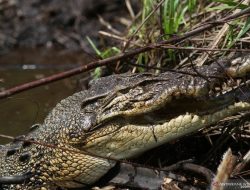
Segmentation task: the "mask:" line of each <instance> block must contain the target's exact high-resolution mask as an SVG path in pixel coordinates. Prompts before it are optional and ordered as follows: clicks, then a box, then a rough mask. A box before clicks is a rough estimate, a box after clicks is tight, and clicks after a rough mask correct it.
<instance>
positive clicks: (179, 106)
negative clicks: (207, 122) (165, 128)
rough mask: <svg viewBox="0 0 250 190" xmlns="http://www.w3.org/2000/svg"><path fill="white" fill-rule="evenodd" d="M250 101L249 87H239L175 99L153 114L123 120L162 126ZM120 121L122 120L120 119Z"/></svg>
mask: <svg viewBox="0 0 250 190" xmlns="http://www.w3.org/2000/svg"><path fill="white" fill-rule="evenodd" d="M241 101H242V102H249V101H250V89H249V87H247V86H241V87H237V88H236V89H233V90H231V91H228V92H226V93H223V94H217V95H216V96H213V97H201V98H192V97H181V98H174V99H173V100H172V101H171V102H169V103H167V105H165V106H162V107H161V108H159V109H157V110H154V111H153V112H149V113H144V114H141V115H136V116H131V117H126V118H123V119H124V120H126V121H128V122H129V123H133V124H138V125H143V126H144V125H148V124H162V123H165V122H168V121H170V120H171V119H173V118H177V117H178V116H180V115H185V114H187V113H192V114H195V115H199V116H204V115H210V114H212V113H215V112H217V111H219V110H222V109H224V108H226V107H227V106H229V105H231V104H233V103H237V102H241ZM119 120H120V119H119Z"/></svg>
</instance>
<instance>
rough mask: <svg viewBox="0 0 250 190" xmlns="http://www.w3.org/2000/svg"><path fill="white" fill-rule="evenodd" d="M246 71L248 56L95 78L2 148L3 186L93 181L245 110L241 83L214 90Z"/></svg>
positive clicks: (245, 96)
mask: <svg viewBox="0 0 250 190" xmlns="http://www.w3.org/2000/svg"><path fill="white" fill-rule="evenodd" d="M249 71H250V56H249V55H247V56H244V57H241V58H238V59H234V60H233V61H232V60H230V61H229V60H228V61H224V62H220V64H218V63H214V64H211V65H209V66H202V67H199V68H196V70H193V69H189V68H188V69H182V70H181V73H172V72H165V73H162V74H159V75H154V74H149V73H148V74H121V75H113V76H109V77H105V78H100V79H97V80H95V81H92V82H91V83H90V88H89V90H87V91H82V92H79V93H76V94H74V95H72V96H70V97H68V98H66V99H64V100H62V101H61V102H60V103H59V104H58V105H57V106H56V107H55V108H54V109H53V110H52V111H51V112H50V114H49V115H48V116H47V118H46V119H45V121H44V123H43V124H42V125H40V126H39V127H36V129H35V130H33V131H32V132H30V133H29V134H28V135H26V136H24V137H22V139H19V140H17V141H15V142H12V143H10V144H8V145H6V146H5V147H2V148H1V150H0V164H1V165H0V169H1V170H0V184H1V183H2V187H3V189H25V190H29V189H43V190H45V189H56V187H70V188H75V187H81V186H86V185H89V184H92V183H94V182H95V181H97V180H98V179H99V178H100V177H102V176H103V175H104V174H105V173H106V172H107V171H108V170H109V169H110V168H112V167H113V166H114V164H115V163H116V160H119V159H126V158H131V157H134V156H136V155H138V154H140V153H142V152H144V151H147V150H149V149H151V148H153V147H156V146H159V145H161V144H163V143H166V142H169V141H171V140H174V139H177V138H178V137H181V136H183V135H186V134H189V133H192V132H195V131H197V130H199V129H201V128H204V127H206V126H208V125H210V124H214V123H216V122H217V121H219V120H221V119H223V118H225V117H228V116H231V115H233V114H235V113H237V112H239V111H245V110H249V108H250V104H249V103H248V94H249V93H250V92H249V89H248V88H247V87H246V86H245V85H244V84H240V87H238V88H236V89H233V90H232V89H231V88H230V90H228V88H227V90H228V91H227V92H226V91H225V90H224V91H223V92H222V93H216V90H217V87H221V86H223V84H224V83H225V82H228V81H231V79H232V78H234V79H235V78H238V77H242V76H246V77H247V75H248V73H249ZM187 73H189V74H188V75H187ZM228 74H230V77H228ZM211 76H212V77H211ZM220 91H221V90H220ZM242 92H244V93H242ZM109 158H110V159H109ZM15 183H16V184H15ZM10 184H11V185H10Z"/></svg>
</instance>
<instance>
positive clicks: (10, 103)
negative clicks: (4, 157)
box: [0, 50, 90, 144]
mask: <svg viewBox="0 0 250 190" xmlns="http://www.w3.org/2000/svg"><path fill="white" fill-rule="evenodd" d="M83 60H84V61H85V62H88V61H89V60H90V59H89V58H88V57H87V56H86V55H84V54H83V53H68V52H55V51H49V52H48V51H47V50H46V51H44V50H25V51H23V50H22V51H16V52H12V53H11V54H8V55H1V56H0V90H4V89H7V88H10V87H13V86H16V85H18V84H22V83H25V82H29V81H32V80H36V79H39V78H41V77H45V76H49V75H52V74H53V73H58V72H61V71H64V70H67V69H70V68H73V67H76V66H78V65H79V64H84V63H83ZM82 77H83V75H78V76H76V77H71V78H68V79H64V80H61V81H58V82H54V83H51V84H48V85H45V86H41V87H37V88H34V89H31V90H28V91H25V92H22V93H20V94H17V95H14V96H12V97H10V98H6V99H2V100H0V133H1V134H5V135H10V136H18V135H21V134H24V133H26V132H27V131H28V129H29V128H30V126H31V125H33V124H35V123H41V122H42V121H43V119H44V118H45V116H46V115H47V114H48V112H49V111H50V110H51V108H52V107H54V106H55V105H56V103H57V102H59V101H60V100H61V99H63V98H65V97H67V96H69V95H71V94H73V93H74V92H76V91H79V90H80V85H79V79H80V78H82ZM8 141H9V140H7V139H3V138H1V137H0V144H4V143H6V142H8Z"/></svg>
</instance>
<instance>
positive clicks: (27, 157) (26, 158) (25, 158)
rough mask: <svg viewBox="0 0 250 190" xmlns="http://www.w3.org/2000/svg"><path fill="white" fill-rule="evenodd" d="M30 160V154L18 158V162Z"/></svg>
mask: <svg viewBox="0 0 250 190" xmlns="http://www.w3.org/2000/svg"><path fill="white" fill-rule="evenodd" d="M29 160H30V154H29V153H27V152H26V153H23V154H21V155H20V156H19V161H20V162H27V161H29Z"/></svg>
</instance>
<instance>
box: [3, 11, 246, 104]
mask: <svg viewBox="0 0 250 190" xmlns="http://www.w3.org/2000/svg"><path fill="white" fill-rule="evenodd" d="M248 13H250V7H249V8H246V9H244V10H242V11H241V12H239V13H237V14H234V15H231V16H228V17H225V18H223V19H220V20H218V21H217V22H216V23H213V24H207V25H203V26H202V27H199V28H196V29H195V30H192V31H190V32H187V33H184V34H183V35H181V36H175V37H173V38H170V39H168V40H164V41H161V42H158V43H156V44H155V43H151V44H149V45H147V46H145V47H142V48H137V49H133V50H130V51H128V52H124V53H120V54H118V55H116V56H113V57H110V58H107V59H103V60H98V61H93V62H90V63H89V64H87V65H83V66H80V67H77V68H74V69H71V70H68V71H65V72H61V73H58V74H55V75H51V76H49V77H45V78H42V79H39V80H35V81H32V82H28V83H25V84H22V85H19V86H15V87H13V88H10V89H7V90H5V91H2V92H0V99H1V98H4V97H8V96H11V95H13V94H17V93H20V92H22V91H25V90H27V89H32V88H35V87H38V86H41V85H43V84H48V83H50V82H54V81H58V80H61V79H64V78H67V77H71V76H73V75H76V74H79V73H82V72H85V71H89V70H91V69H94V68H96V67H99V66H103V65H107V64H110V63H113V62H116V61H119V60H122V59H125V58H129V57H133V56H135V55H138V54H140V53H143V52H147V51H150V50H152V49H155V48H156V47H160V46H161V45H166V44H172V43H177V42H180V41H183V40H185V39H187V38H190V37H192V36H195V35H197V34H199V33H201V32H203V31H205V30H209V29H211V28H213V27H215V26H217V25H219V24H221V23H222V22H226V21H228V20H232V19H235V18H238V17H240V16H242V15H245V14H248Z"/></svg>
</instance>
